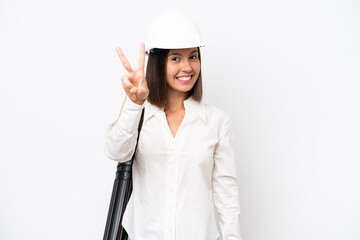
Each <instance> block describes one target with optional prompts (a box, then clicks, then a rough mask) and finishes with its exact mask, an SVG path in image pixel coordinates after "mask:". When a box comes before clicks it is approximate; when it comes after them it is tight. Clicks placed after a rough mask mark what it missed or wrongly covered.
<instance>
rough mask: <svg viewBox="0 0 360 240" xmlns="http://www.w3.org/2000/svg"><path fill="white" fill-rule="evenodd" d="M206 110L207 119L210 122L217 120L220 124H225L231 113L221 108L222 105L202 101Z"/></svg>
mask: <svg viewBox="0 0 360 240" xmlns="http://www.w3.org/2000/svg"><path fill="white" fill-rule="evenodd" d="M202 105H203V106H204V109H205V112H206V120H207V121H210V122H213V123H214V122H216V123H217V124H218V125H224V124H225V122H226V121H229V118H230V114H229V113H228V112H227V111H225V110H223V109H221V108H220V107H217V106H214V105H209V104H207V103H202Z"/></svg>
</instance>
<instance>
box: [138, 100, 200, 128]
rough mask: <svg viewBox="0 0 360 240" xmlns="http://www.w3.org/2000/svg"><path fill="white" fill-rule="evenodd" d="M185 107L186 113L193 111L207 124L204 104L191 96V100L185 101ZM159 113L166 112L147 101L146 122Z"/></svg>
mask: <svg viewBox="0 0 360 240" xmlns="http://www.w3.org/2000/svg"><path fill="white" fill-rule="evenodd" d="M184 107H185V111H186V112H188V111H193V112H194V113H195V114H196V115H197V116H198V117H200V118H201V119H202V120H203V121H204V122H206V112H205V106H204V104H203V103H201V102H198V101H196V100H195V99H194V98H193V97H192V96H190V97H189V98H187V99H185V100H184ZM158 111H162V112H164V108H159V107H158V106H155V105H153V104H151V103H150V102H148V101H147V100H146V101H145V113H144V121H146V120H148V119H149V118H151V117H152V116H153V115H155V114H156V113H157V112H158Z"/></svg>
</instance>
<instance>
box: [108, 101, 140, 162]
mask: <svg viewBox="0 0 360 240" xmlns="http://www.w3.org/2000/svg"><path fill="white" fill-rule="evenodd" d="M144 106H145V102H144V103H143V104H142V105H138V104H136V103H133V102H132V101H131V100H130V99H129V98H128V96H127V95H126V96H125V99H124V103H123V106H122V108H121V110H120V113H119V116H118V118H117V119H116V120H115V121H114V122H112V123H111V124H110V125H109V126H108V128H107V130H106V133H105V138H104V145H105V149H104V150H105V153H106V155H107V156H108V157H109V158H110V159H112V160H115V161H118V162H126V161H129V160H130V158H131V156H132V155H133V154H134V151H135V145H136V139H137V135H138V124H139V121H140V117H141V111H142V109H143V108H144Z"/></svg>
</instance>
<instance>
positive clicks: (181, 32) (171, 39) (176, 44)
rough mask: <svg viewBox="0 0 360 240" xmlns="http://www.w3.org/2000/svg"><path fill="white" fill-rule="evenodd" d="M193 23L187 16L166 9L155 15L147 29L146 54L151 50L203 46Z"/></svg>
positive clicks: (203, 42)
mask: <svg viewBox="0 0 360 240" xmlns="http://www.w3.org/2000/svg"><path fill="white" fill-rule="evenodd" d="M206 43H207V42H205V41H203V39H202V37H201V34H200V31H199V29H198V27H197V26H196V24H195V22H194V21H193V20H192V19H191V18H190V17H189V16H187V15H185V14H183V13H181V12H179V11H177V10H174V9H168V10H166V11H164V12H162V13H160V14H158V15H156V16H155V17H154V18H153V19H152V20H151V21H150V22H149V25H148V28H147V33H146V40H145V47H146V53H149V52H150V50H151V49H154V48H161V49H178V48H192V47H202V46H205V44H206Z"/></svg>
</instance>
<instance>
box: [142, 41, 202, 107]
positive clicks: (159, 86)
mask: <svg viewBox="0 0 360 240" xmlns="http://www.w3.org/2000/svg"><path fill="white" fill-rule="evenodd" d="M169 51H170V50H169V49H156V50H155V51H154V52H151V51H150V53H149V59H148V62H147V67H146V77H145V78H146V82H147V86H148V88H149V95H148V97H147V101H148V102H150V103H151V104H153V105H156V106H158V107H160V108H163V107H165V105H166V98H167V87H168V86H167V82H166V62H167V57H168V53H169ZM198 51H199V61H200V62H201V58H200V48H198ZM190 96H192V97H193V98H194V100H196V101H198V102H200V101H201V99H202V77H201V69H200V73H199V77H198V79H197V80H196V83H195V84H194V86H193V88H192V89H191V90H190V91H188V97H190Z"/></svg>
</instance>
